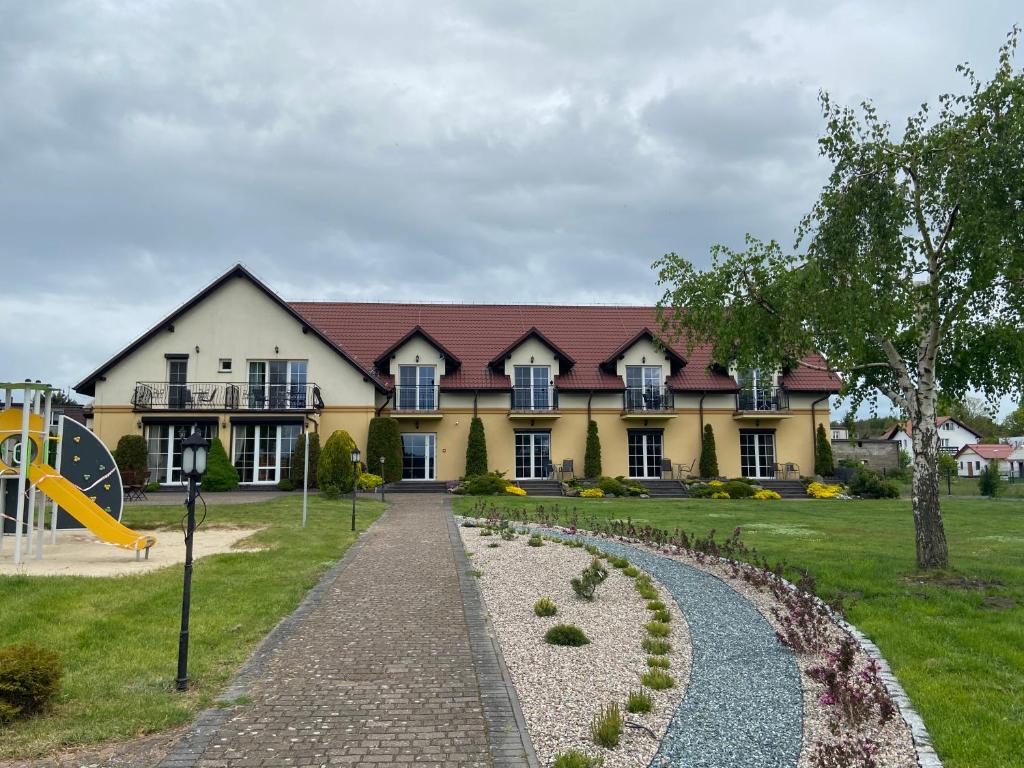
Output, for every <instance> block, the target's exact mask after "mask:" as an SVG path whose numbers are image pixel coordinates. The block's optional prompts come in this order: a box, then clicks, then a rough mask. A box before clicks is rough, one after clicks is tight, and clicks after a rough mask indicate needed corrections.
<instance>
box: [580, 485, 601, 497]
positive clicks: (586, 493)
mask: <svg viewBox="0 0 1024 768" xmlns="http://www.w3.org/2000/svg"><path fill="white" fill-rule="evenodd" d="M603 496H604V491H602V490H601V489H600V488H584V489H583V490H582V491H580V498H583V499H600V498H602V497H603Z"/></svg>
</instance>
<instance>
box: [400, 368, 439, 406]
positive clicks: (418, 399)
mask: <svg viewBox="0 0 1024 768" xmlns="http://www.w3.org/2000/svg"><path fill="white" fill-rule="evenodd" d="M435 381H437V378H436V368H435V366H433V365H400V366H399V367H398V387H396V390H397V391H396V392H395V407H396V408H398V409H399V410H402V411H433V410H436V409H437V385H436V384H435V383H434V382H435Z"/></svg>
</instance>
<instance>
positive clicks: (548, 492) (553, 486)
mask: <svg viewBox="0 0 1024 768" xmlns="http://www.w3.org/2000/svg"><path fill="white" fill-rule="evenodd" d="M515 484H516V485H518V486H519V487H520V488H522V489H523V490H524V491H526V495H527V496H561V495H562V484H561V483H560V482H558V481H557V480H517V481H515Z"/></svg>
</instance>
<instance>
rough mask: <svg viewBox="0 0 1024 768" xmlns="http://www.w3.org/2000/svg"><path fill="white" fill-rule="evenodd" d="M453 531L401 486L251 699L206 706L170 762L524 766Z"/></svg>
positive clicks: (259, 675)
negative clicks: (483, 654)
mask: <svg viewBox="0 0 1024 768" xmlns="http://www.w3.org/2000/svg"><path fill="white" fill-rule="evenodd" d="M389 501H392V500H389ZM451 530H452V529H451V528H450V522H449V520H448V513H447V511H446V510H445V508H444V506H443V501H442V497H435V496H429V497H428V496H417V497H409V496H406V497H402V496H397V495H396V496H395V497H394V500H393V503H392V506H391V508H390V510H389V511H388V513H387V514H386V515H385V516H384V517H383V518H381V519H380V520H379V521H378V522H377V523H376V524H375V525H374V526H373V527H372V528H371V530H370V532H369V533H367V534H366V535H365V536H364V537H363V538H362V539H361V540H360V544H359V546H358V549H357V550H356V551H354V552H353V553H352V555H351V556H350V558H349V560H348V562H346V563H345V564H344V565H343V566H342V568H341V569H340V571H339V572H338V574H337V575H336V577H335V579H334V581H333V583H328V584H326V585H325V587H324V588H323V590H322V594H320V595H319V596H318V599H313V600H310V601H308V603H309V609H308V612H307V613H306V614H305V615H304V616H302V617H301V618H299V619H298V620H297V621H296V625H295V626H294V627H293V628H292V629H291V630H290V632H288V633H287V636H286V637H285V639H284V640H283V641H282V642H280V643H279V647H278V648H277V649H276V650H273V651H272V656H271V657H270V658H269V660H267V661H266V662H265V663H263V664H262V666H261V668H260V669H259V670H258V671H257V672H256V673H255V679H253V681H252V682H251V684H249V685H248V686H247V691H246V694H247V695H248V696H249V697H250V699H251V703H249V704H246V705H244V706H242V707H240V708H238V709H237V710H229V711H228V713H225V714H221V715H220V716H219V717H218V716H217V714H216V711H214V713H213V714H212V716H208V717H207V718H206V722H205V724H204V722H203V720H204V718H202V717H201V718H200V720H199V722H198V723H197V726H196V728H194V729H193V733H192V734H191V737H190V738H189V739H186V740H184V741H185V742H187V745H186V748H185V749H184V751H183V750H181V749H179V750H177V752H176V753H174V752H172V754H171V755H170V756H169V757H168V759H167V760H165V762H164V763H163V765H165V766H185V765H195V766H198V768H242V767H243V766H244V767H245V768H249V767H250V766H275V767H276V766H326V765H331V766H334V765H374V764H391V763H399V764H402V763H408V764H414V765H417V766H424V765H430V766H438V767H440V766H448V767H449V768H462V767H467V768H468V766H488V767H490V766H500V765H510V764H514V763H518V764H520V765H524V766H525V765H526V764H527V763H526V760H525V757H524V755H523V753H524V749H523V748H522V747H520V749H519V750H518V754H515V752H516V750H513V749H510V748H509V744H510V737H514V739H519V733H518V730H517V729H516V728H515V721H514V720H511V722H510V721H509V720H510V719H511V714H512V708H511V707H510V706H509V700H508V697H507V695H505V697H504V698H505V700H504V702H499V704H503V709H502V710H500V711H499V717H500V718H501V717H505V716H506V715H507V716H508V718H507V719H506V720H505V722H504V725H503V726H502V729H503V730H504V731H505V733H504V734H496V733H493V730H494V727H495V722H496V721H495V720H494V719H493V716H494V713H495V711H496V710H495V705H494V704H493V703H492V701H491V700H492V699H493V698H494V691H495V686H494V683H493V680H491V681H490V682H488V679H489V678H491V677H493V675H488V674H487V670H486V669H485V670H484V676H483V679H484V680H485V685H484V688H485V690H484V696H483V697H482V696H481V689H480V684H479V683H478V675H477V668H476V667H475V666H474V653H473V649H474V648H475V649H477V652H478V654H477V655H478V656H479V648H480V647H481V643H480V634H481V629H480V628H481V627H482V621H480V616H475V617H474V616H471V617H470V619H471V622H470V623H471V625H473V626H472V628H471V627H469V626H467V621H466V614H465V613H464V610H463V591H462V589H464V588H465V583H463V587H462V588H460V579H459V573H458V569H457V567H456V565H457V559H456V554H459V555H460V556H461V555H462V553H461V551H460V552H459V553H456V552H455V550H454V547H453V542H452V541H451V538H450V531H451ZM460 546H461V545H460ZM461 561H462V562H464V561H465V558H464V557H461ZM463 582H465V577H464V579H463ZM470 588H471V589H472V588H475V585H471V586H470ZM466 605H467V606H470V605H471V601H469V600H467V602H466ZM300 613H301V609H300ZM471 635H472V636H473V638H474V641H473V642H472V643H471ZM493 661H494V662H495V663H494V664H492V666H491V669H492V670H494V669H498V666H497V663H496V658H495V659H494V660H493ZM477 665H480V660H479V658H478V659H477ZM258 666H259V665H258ZM244 676H245V673H244V671H243V677H244ZM499 677H500V675H499ZM501 692H502V693H503V692H504V691H503V689H502V690H501ZM235 693H236V695H237V693H238V691H237V690H236V691H235ZM499 698H500V697H499ZM484 701H486V702H487V706H486V708H485V706H484V703H482V702H484ZM485 710H486V711H485ZM222 712H223V710H222ZM502 713H504V714H502ZM488 722H490V723H491V731H492V732H489V731H488V726H487V723H488ZM499 722H500V721H499ZM498 737H501V738H498ZM512 743H516V744H520V745H521V744H522V742H521V741H514V740H513V742H512ZM527 743H528V740H527ZM492 744H493V745H494V753H495V755H496V758H497V759H492V757H491V754H492ZM189 745H190V746H189ZM527 749H528V748H527ZM190 752H191V754H189V753H190Z"/></svg>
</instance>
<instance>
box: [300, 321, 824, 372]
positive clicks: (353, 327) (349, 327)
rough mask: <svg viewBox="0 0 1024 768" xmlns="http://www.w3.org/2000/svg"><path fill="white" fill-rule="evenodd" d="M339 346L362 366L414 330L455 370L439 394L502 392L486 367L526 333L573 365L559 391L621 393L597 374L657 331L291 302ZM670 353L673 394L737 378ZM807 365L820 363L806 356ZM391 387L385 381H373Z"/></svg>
mask: <svg viewBox="0 0 1024 768" xmlns="http://www.w3.org/2000/svg"><path fill="white" fill-rule="evenodd" d="M290 306H291V307H292V308H293V309H294V310H295V311H296V312H298V313H299V314H300V315H302V316H303V317H305V318H306V319H307V320H308V321H309V322H310V323H311V324H312V325H313V326H315V327H316V329H317V330H319V331H320V332H321V333H323V334H324V335H325V336H326V337H327V338H328V339H330V340H331V341H332V342H333V343H334V344H335V345H337V346H338V347H339V348H342V349H344V350H345V352H346V353H347V354H348V355H350V356H351V357H353V358H355V359H356V360H357V361H359V362H360V363H361V364H362V365H364V366H365V367H368V368H369V367H371V366H373V365H374V361H375V360H378V359H380V357H381V355H382V353H383V352H384V351H386V350H388V349H390V348H391V347H393V346H394V345H395V344H396V342H398V341H400V340H401V339H402V338H404V337H406V336H407V335H408V334H409V333H410V331H411V330H412V329H414V328H416V327H417V326H418V327H420V328H421V329H423V331H424V332H425V333H426V334H429V336H431V337H432V338H434V339H436V340H437V343H438V344H441V345H443V346H444V347H445V349H447V350H450V354H452V355H457V356H458V359H459V360H460V361H461V365H460V366H459V367H458V369H457V370H455V371H453V372H452V373H449V374H448V375H445V376H443V377H442V378H441V381H440V384H441V386H442V388H444V389H449V390H450V389H508V388H509V387H510V386H511V382H510V381H509V377H508V376H506V375H504V374H502V373H498V372H495V370H494V369H493V368H492V367H490V365H489V363H490V362H491V361H493V360H494V359H495V357H496V356H497V355H498V354H499V353H501V352H502V350H506V349H508V348H509V347H510V346H512V345H513V344H515V343H516V342H517V341H518V340H519V339H521V338H522V337H523V336H524V335H527V334H529V333H530V331H531V330H533V329H536V331H537V332H538V333H539V334H540V335H542V336H543V337H544V338H546V339H548V340H549V343H550V344H551V345H555V346H556V347H557V348H558V350H563V351H562V352H561V354H562V355H563V356H565V357H567V358H568V359H569V360H571V361H573V364H572V365H571V367H569V369H568V371H566V372H564V373H562V375H560V376H558V377H557V378H556V384H557V386H558V387H559V388H560V389H563V390H590V389H603V390H621V389H622V388H623V383H622V378H621V377H619V376H616V375H614V374H612V373H608V372H607V371H605V370H603V369H602V367H601V363H602V362H603V361H606V360H608V358H609V357H610V356H612V355H614V354H615V353H616V352H617V351H620V350H621V348H622V346H623V344H625V343H627V342H628V341H630V340H631V339H633V338H635V337H636V336H637V335H638V334H639V333H641V332H642V331H643V330H644V328H658V327H659V324H658V320H657V317H656V314H655V309H654V308H653V307H578V306H577V307H574V306H534V305H500V304H493V305H492V304H389V303H357V302H308V301H297V302H291V304H290ZM671 351H672V352H673V353H674V354H675V355H678V356H679V357H680V358H681V359H683V360H685V364H684V365H683V366H682V367H680V368H679V369H678V370H677V371H676V372H675V373H674V374H673V375H672V376H671V377H670V378H669V380H668V383H669V386H670V387H672V388H673V389H675V390H684V391H685V390H689V391H702V390H712V391H734V390H735V389H737V385H736V381H735V380H734V379H733V378H732V377H731V376H729V375H728V374H727V373H725V372H724V371H722V370H720V369H714V368H711V367H710V364H711V351H710V349H709V348H698V349H695V350H694V351H693V354H691V355H690V356H689V357H688V358H687V355H686V354H685V350H684V349H683V348H681V347H679V346H672V347H671ZM807 362H808V363H810V364H811V365H822V364H823V361H822V359H821V358H820V357H819V356H817V355H814V356H810V357H808V358H807ZM378 378H379V379H380V380H381V381H383V382H385V383H390V381H389V379H390V377H387V376H379V377H378ZM782 385H783V386H784V387H786V388H787V389H790V390H797V391H815V392H837V391H838V390H839V387H840V381H839V379H838V378H837V377H836V376H834V375H833V374H830V373H828V372H826V371H817V370H812V369H809V368H802V367H801V368H797V369H796V370H794V371H791V372H789V373H787V374H785V375H784V376H783V378H782Z"/></svg>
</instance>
